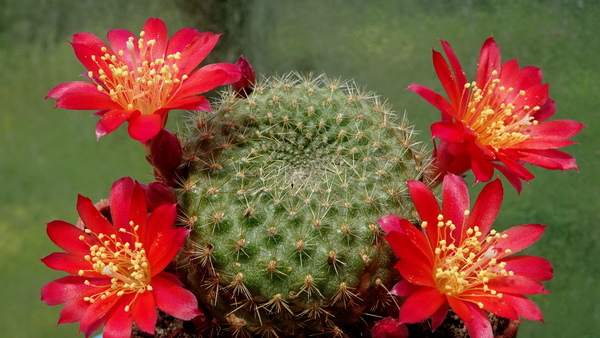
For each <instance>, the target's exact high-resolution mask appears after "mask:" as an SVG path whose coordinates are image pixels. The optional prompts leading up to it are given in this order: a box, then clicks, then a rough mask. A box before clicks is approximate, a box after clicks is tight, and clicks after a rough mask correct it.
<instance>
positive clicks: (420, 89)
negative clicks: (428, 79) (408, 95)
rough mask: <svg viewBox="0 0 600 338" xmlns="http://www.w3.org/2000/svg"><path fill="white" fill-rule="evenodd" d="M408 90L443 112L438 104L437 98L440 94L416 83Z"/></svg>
mask: <svg viewBox="0 0 600 338" xmlns="http://www.w3.org/2000/svg"><path fill="white" fill-rule="evenodd" d="M406 89H410V90H412V91H413V92H415V93H417V94H418V95H419V96H421V97H422V98H423V99H425V101H427V102H429V103H430V104H431V105H433V106H434V107H436V108H437V109H439V110H442V108H441V107H440V106H439V105H438V103H437V99H436V97H437V96H438V94H436V93H435V92H434V91H433V90H431V89H429V88H427V87H425V86H421V85H420V84H416V83H413V84H411V85H410V86H408V87H407V88H406Z"/></svg>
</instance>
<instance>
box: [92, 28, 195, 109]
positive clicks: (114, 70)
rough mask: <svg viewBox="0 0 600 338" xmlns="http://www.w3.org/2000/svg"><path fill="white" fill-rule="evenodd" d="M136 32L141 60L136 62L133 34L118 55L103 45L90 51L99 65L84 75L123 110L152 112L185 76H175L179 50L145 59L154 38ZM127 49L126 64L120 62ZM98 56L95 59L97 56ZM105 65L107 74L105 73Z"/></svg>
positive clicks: (150, 50)
mask: <svg viewBox="0 0 600 338" xmlns="http://www.w3.org/2000/svg"><path fill="white" fill-rule="evenodd" d="M143 36H144V32H141V33H140V39H139V40H138V43H137V49H138V54H137V55H139V58H140V59H141V60H140V61H141V62H138V60H137V58H138V57H136V50H135V46H134V44H133V42H134V38H133V37H130V38H129V40H127V43H126V44H127V51H123V50H119V51H118V52H117V53H118V54H119V57H117V55H114V54H112V55H111V54H110V53H109V50H108V49H107V48H106V47H102V49H101V51H102V52H103V53H104V54H103V55H101V56H96V55H92V60H93V61H94V62H96V64H97V65H98V66H99V70H98V74H94V72H93V71H89V72H88V77H89V78H90V79H91V80H92V81H94V82H95V83H96V85H97V86H98V91H100V92H104V93H106V94H108V95H109V96H110V97H111V99H112V100H113V101H115V102H117V103H118V104H120V105H121V106H122V107H123V108H124V109H127V110H139V111H140V112H141V113H142V114H152V113H154V112H155V111H156V110H158V109H159V108H161V107H163V106H165V105H166V103H167V102H168V100H169V99H170V98H171V97H172V95H173V93H174V92H175V91H177V90H178V89H179V88H180V84H181V82H183V81H185V80H186V79H187V78H188V76H187V75H185V74H184V75H182V76H179V74H178V73H179V67H178V66H177V60H179V59H180V58H181V53H180V52H177V53H175V54H170V55H168V56H167V57H166V59H155V60H153V61H148V55H151V53H152V49H153V46H154V44H155V43H156V40H148V41H144V39H142V37H143ZM125 53H129V55H130V58H131V64H132V66H133V67H134V69H131V68H130V65H127V64H126V63H125V62H123V59H122V57H123V55H125ZM98 59H99V60H98ZM106 68H108V70H109V71H110V73H111V74H106V71H105V69H106Z"/></svg>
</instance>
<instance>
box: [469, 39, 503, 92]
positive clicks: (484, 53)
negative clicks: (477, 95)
mask: <svg viewBox="0 0 600 338" xmlns="http://www.w3.org/2000/svg"><path fill="white" fill-rule="evenodd" d="M500 66H501V57H500V48H499V47H498V45H497V44H496V41H494V38H493V37H491V38H488V39H487V40H485V42H484V43H483V46H481V52H480V53H479V61H478V62H477V77H476V78H475V82H476V83H477V85H478V86H479V87H480V88H483V86H485V85H487V84H491V81H490V80H491V79H494V78H499V77H500V74H499V73H500ZM494 70H495V71H497V72H498V74H497V75H492V72H493V71H494Z"/></svg>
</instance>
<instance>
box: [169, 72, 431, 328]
mask: <svg viewBox="0 0 600 338" xmlns="http://www.w3.org/2000/svg"><path fill="white" fill-rule="evenodd" d="M215 108H216V109H215V111H214V113H210V112H198V113H196V114H195V115H193V116H192V118H191V122H190V123H189V126H188V127H189V133H188V135H187V136H186V137H185V139H184V142H183V145H184V158H185V160H186V166H187V168H186V174H185V175H184V177H183V178H182V182H181V187H180V188H178V189H176V190H177V192H178V193H179V199H180V201H179V202H180V205H181V207H182V210H183V214H184V215H185V216H184V218H185V220H186V222H187V223H189V224H190V225H191V226H192V227H193V232H192V234H191V236H190V238H189V240H188V244H187V255H185V256H186V257H188V261H187V262H186V263H187V264H186V266H187V269H188V270H187V272H188V284H189V285H190V286H191V288H192V291H194V292H195V293H196V294H197V295H198V297H199V298H200V300H201V302H202V303H203V306H204V311H205V312H208V313H210V315H211V316H212V318H214V319H213V320H212V322H211V323H212V324H211V325H208V326H209V327H206V328H205V331H204V333H205V334H210V333H211V332H212V333H213V334H214V335H215V336H219V335H224V336H232V337H250V336H258V337H260V336H264V337H284V336H288V335H289V336H309V335H312V334H324V335H326V336H327V335H329V336H334V337H336V336H337V337H345V336H361V335H363V336H368V335H369V334H368V329H369V325H370V324H371V323H372V321H373V320H376V319H377V318H380V317H381V316H387V315H397V311H398V307H397V304H396V303H395V299H393V298H392V296H390V295H389V294H388V291H389V289H390V288H391V287H392V286H393V285H394V283H395V282H397V281H398V278H399V276H398V275H397V273H396V272H395V269H393V265H394V264H395V262H396V257H395V255H394V254H393V252H392V251H391V250H390V248H389V247H388V245H387V243H386V242H385V241H382V240H381V239H380V238H379V236H380V235H381V234H382V230H381V229H380V227H379V225H378V223H377V221H376V220H377V219H378V218H380V217H382V216H384V215H387V214H390V213H393V214H396V215H399V216H401V217H405V218H408V219H413V218H414V217H413V215H412V213H413V205H412V202H411V200H410V197H409V196H408V193H407V190H406V183H405V182H406V180H415V179H416V180H419V179H422V178H423V177H424V176H425V175H424V174H425V173H426V171H427V170H428V156H426V150H425V148H424V147H422V146H421V145H419V144H418V142H416V141H415V140H414V136H415V132H414V130H413V128H412V126H410V125H409V124H408V122H407V121H406V120H405V119H399V120H398V119H397V118H396V117H395V115H394V114H393V113H392V111H391V110H390V107H389V106H388V105H387V104H386V103H385V102H381V100H380V99H379V98H378V97H377V96H376V95H374V94H373V93H371V92H366V91H364V90H361V89H359V88H358V87H357V86H356V85H355V84H354V83H353V82H342V81H340V80H332V79H328V78H326V77H325V76H323V75H321V76H318V77H311V76H307V77H303V76H300V75H298V74H296V73H291V74H288V75H285V76H282V77H272V78H266V79H263V80H262V81H259V82H258V83H257V84H256V85H255V87H254V91H253V93H252V94H250V95H249V96H248V97H247V98H239V97H236V93H235V92H233V91H226V92H224V93H222V96H221V100H220V102H219V104H218V107H215ZM378 316H379V317H378Z"/></svg>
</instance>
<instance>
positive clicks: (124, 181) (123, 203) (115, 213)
mask: <svg viewBox="0 0 600 338" xmlns="http://www.w3.org/2000/svg"><path fill="white" fill-rule="evenodd" d="M135 185H136V183H135V182H134V181H133V179H131V178H130V177H123V178H121V179H119V180H117V181H116V182H115V183H113V185H112V187H111V188H110V198H109V201H110V215H111V218H112V222H113V224H114V228H113V229H120V228H124V229H126V230H128V231H129V230H130V229H131V226H130V225H129V221H131V219H130V215H129V213H130V212H131V199H132V195H133V189H134V187H135ZM113 231H114V230H113Z"/></svg>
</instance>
